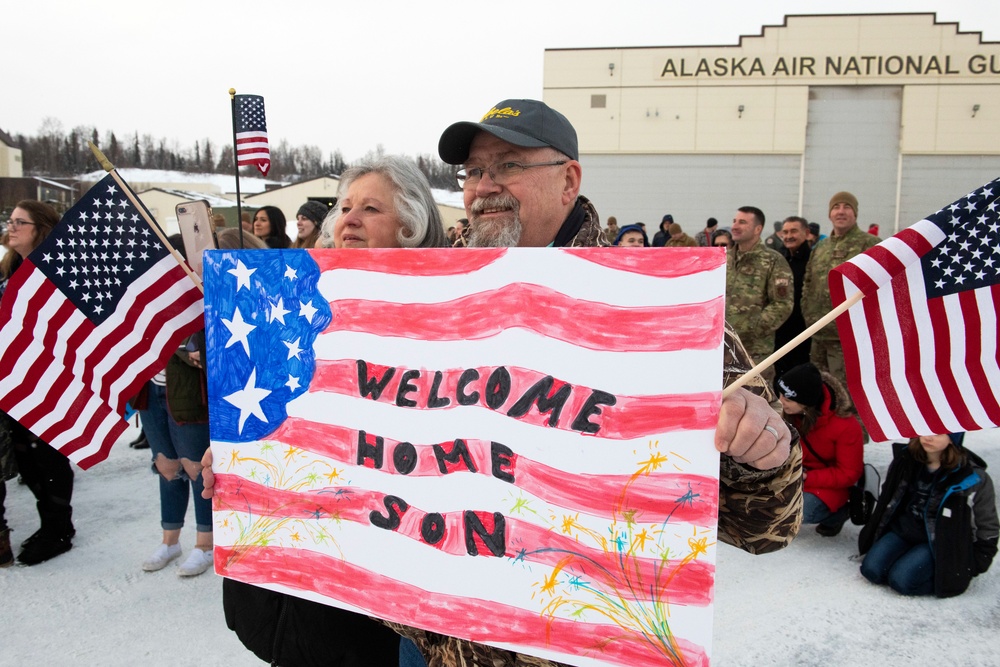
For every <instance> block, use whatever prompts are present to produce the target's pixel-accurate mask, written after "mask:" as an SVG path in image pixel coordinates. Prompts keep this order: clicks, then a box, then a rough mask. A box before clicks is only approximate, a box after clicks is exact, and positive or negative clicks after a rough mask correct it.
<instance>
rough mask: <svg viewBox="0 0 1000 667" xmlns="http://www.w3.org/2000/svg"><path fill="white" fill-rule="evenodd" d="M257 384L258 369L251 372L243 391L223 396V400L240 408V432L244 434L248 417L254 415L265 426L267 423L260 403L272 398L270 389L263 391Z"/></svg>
mask: <svg viewBox="0 0 1000 667" xmlns="http://www.w3.org/2000/svg"><path fill="white" fill-rule="evenodd" d="M256 384H257V369H256V368H255V369H253V370H252V371H250V378H249V379H248V380H247V384H246V386H245V387H243V389H240V390H239V391H236V392H233V393H232V394H230V395H229V396H223V397H222V398H223V399H224V400H225V401H226V402H227V403H229V404H230V405H232V406H233V407H236V408H239V410H240V424H239V429H240V430H239V432H240V433H243V426H244V424H246V423H247V417H249V416H250V415H253V416H254V417H256V418H257V419H259V420H261V421H262V422H264V423H265V424H266V423H267V417H265V416H264V410H263V409H262V408H261V407H260V402H261V401H263V400H264V399H265V398H267V397H268V396H270V394H271V390H270V389H263V388H261V387H257V386H255V385H256Z"/></svg>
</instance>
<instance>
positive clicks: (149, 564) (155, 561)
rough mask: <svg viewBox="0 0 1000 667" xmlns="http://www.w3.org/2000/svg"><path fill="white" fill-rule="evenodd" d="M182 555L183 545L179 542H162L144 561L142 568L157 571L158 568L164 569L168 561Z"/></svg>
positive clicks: (147, 570)
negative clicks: (169, 543) (167, 543)
mask: <svg viewBox="0 0 1000 667" xmlns="http://www.w3.org/2000/svg"><path fill="white" fill-rule="evenodd" d="M180 555H181V545H179V544H171V545H169V546H168V545H166V544H161V545H160V546H158V547H156V551H154V552H153V555H152V556H150V557H149V558H147V559H146V560H145V561H143V563H142V569H144V570H145V571H146V572H156V571H157V570H162V569H163V568H165V567H166V566H167V563H169V562H170V561H172V560H173V559H175V558H177V557H178V556H180Z"/></svg>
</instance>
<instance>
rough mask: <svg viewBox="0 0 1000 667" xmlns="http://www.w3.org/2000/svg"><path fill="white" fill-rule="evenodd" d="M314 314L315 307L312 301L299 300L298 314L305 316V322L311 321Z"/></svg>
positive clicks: (310, 322)
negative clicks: (303, 301)
mask: <svg viewBox="0 0 1000 667" xmlns="http://www.w3.org/2000/svg"><path fill="white" fill-rule="evenodd" d="M315 314H316V307H315V306H313V302H312V301H310V302H309V303H302V302H301V301H299V316H300V317H304V318H306V322H308V323H309V324H312V323H313V315H315Z"/></svg>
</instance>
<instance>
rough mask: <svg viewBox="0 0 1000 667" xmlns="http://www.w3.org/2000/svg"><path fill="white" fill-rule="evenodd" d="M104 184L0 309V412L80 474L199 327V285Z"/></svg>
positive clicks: (32, 261) (129, 202) (115, 187)
mask: <svg viewBox="0 0 1000 667" xmlns="http://www.w3.org/2000/svg"><path fill="white" fill-rule="evenodd" d="M137 201H138V200H137V199H136V198H135V194H134V193H132V192H131V190H130V189H129V188H128V186H127V185H126V184H125V182H124V181H122V180H121V179H120V177H118V176H117V174H115V173H110V174H108V175H107V176H105V177H104V179H103V180H101V181H100V182H99V183H98V184H97V185H95V186H94V187H92V188H91V189H90V190H89V191H88V192H87V193H86V194H85V195H84V196H83V197H82V198H81V199H80V201H78V202H77V203H76V204H75V205H74V206H73V207H72V208H71V209H69V211H67V212H66V214H65V215H64V216H63V217H62V220H61V221H60V222H59V224H58V225H56V227H55V228H54V229H53V230H52V232H51V233H50V234H49V235H48V236H47V237H46V238H45V240H44V241H42V243H41V245H39V246H38V247H37V248H36V249H35V250H34V251H33V252H32V253H31V254H30V255H29V256H28V257H27V258H25V260H24V262H23V263H22V265H21V266H20V267H19V268H18V269H17V271H15V272H14V274H13V276H12V277H11V279H10V282H9V283H8V286H7V290H6V292H5V293H4V295H3V300H2V301H0V340H2V341H3V345H2V349H0V409H2V410H4V411H5V412H7V413H8V414H9V415H10V416H11V417H13V418H14V419H16V420H17V421H19V422H20V423H21V424H22V425H23V426H24V427H25V428H27V429H28V430H30V431H31V432H32V433H34V434H35V435H36V436H38V437H39V438H41V439H42V440H44V441H46V442H48V443H49V444H51V445H52V446H53V447H55V448H56V449H58V450H59V451H61V452H62V453H63V454H65V455H66V456H68V457H69V458H70V459H71V460H72V461H74V462H76V463H77V464H79V465H80V466H81V467H83V468H87V467H89V466H91V465H93V464H95V463H97V462H99V461H102V460H103V459H105V458H106V457H107V455H108V452H109V451H110V449H111V446H112V445H113V444H114V443H115V441H116V439H117V438H118V436H120V435H121V434H122V432H123V431H124V430H125V427H126V426H127V424H126V422H125V421H124V419H123V415H124V414H125V405H126V403H127V401H128V400H129V399H130V398H132V396H134V395H135V394H136V393H137V392H138V391H139V389H140V388H141V387H142V385H143V383H145V382H146V381H147V380H149V379H150V378H151V377H152V376H153V375H155V374H156V373H157V372H158V371H160V370H161V369H162V368H163V367H164V366H165V365H166V362H167V360H168V359H169V357H170V355H171V354H173V353H174V351H175V350H176V349H177V346H178V344H179V343H180V342H181V341H182V340H183V339H184V338H185V337H186V336H188V335H190V334H192V333H194V332H195V331H197V330H199V329H200V328H202V327H203V326H204V322H203V317H202V315H203V309H204V306H203V301H202V298H201V290H200V284H196V283H195V282H194V281H193V280H191V279H189V277H188V275H186V271H185V268H184V267H182V266H181V265H180V264H179V263H178V261H177V260H176V259H175V257H174V256H173V255H172V254H171V252H170V250H168V249H167V248H166V247H165V245H164V241H163V240H161V238H160V237H161V236H162V234H161V233H160V232H159V230H156V229H154V228H153V227H151V225H150V223H149V222H147V221H146V219H145V216H144V211H141V210H139V208H138V207H137V205H136V203H135V202H137Z"/></svg>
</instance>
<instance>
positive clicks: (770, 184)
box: [544, 13, 1000, 236]
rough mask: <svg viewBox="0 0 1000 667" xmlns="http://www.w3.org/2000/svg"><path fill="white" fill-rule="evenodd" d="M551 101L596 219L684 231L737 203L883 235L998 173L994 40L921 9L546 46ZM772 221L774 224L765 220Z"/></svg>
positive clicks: (998, 77)
mask: <svg viewBox="0 0 1000 667" xmlns="http://www.w3.org/2000/svg"><path fill="white" fill-rule="evenodd" d="M544 99H545V101H546V102H547V103H548V104H549V105H551V106H552V107H554V108H556V109H558V110H559V111H561V112H563V113H564V114H566V116H567V117H568V118H569V119H570V121H571V122H572V123H573V125H574V126H575V127H576V129H577V132H578V134H579V140H580V152H581V158H580V161H581V162H582V163H583V165H584V181H583V189H582V192H583V193H584V194H585V195H587V196H588V197H589V198H591V199H592V200H593V201H594V203H595V205H596V206H597V208H598V210H599V211H600V212H601V215H602V217H605V218H606V217H607V216H609V215H615V216H617V217H618V220H619V224H621V223H623V222H635V221H643V222H646V223H648V224H650V225H651V227H652V228H655V227H656V224H657V223H658V222H659V220H660V217H661V216H662V215H663V214H664V213H672V214H673V215H674V217H675V219H677V221H678V222H680V223H681V225H682V226H683V227H684V228H685V231H687V232H688V233H691V234H693V233H695V232H697V231H699V230H700V229H701V227H702V225H703V223H704V220H705V219H706V218H707V217H709V216H714V217H717V218H718V219H719V220H720V221H722V224H725V223H726V221H727V220H729V219H730V218H731V216H732V213H733V211H735V210H736V208H737V207H738V206H740V205H745V204H750V205H755V206H758V207H760V208H762V209H763V210H764V212H765V213H766V214H767V216H768V218H769V220H776V219H781V218H784V217H786V216H789V215H796V214H797V215H804V216H805V217H807V218H808V219H809V220H814V221H816V222H820V223H821V225H823V227H824V230H826V229H828V228H829V220H828V219H827V202H828V200H829V198H830V196H831V195H832V194H833V193H835V192H837V191H839V190H849V191H851V192H853V193H854V194H855V195H857V197H858V199H859V202H860V203H859V209H860V210H859V223H860V224H861V225H862V226H863V227H865V228H866V227H867V225H868V224H870V223H878V224H879V225H880V227H881V229H882V235H883V236H885V235H886V232H890V233H891V231H892V230H893V229H894V228H897V226H898V227H899V228H902V227H905V226H907V225H909V224H912V223H913V222H916V221H917V220H919V219H920V218H922V217H924V216H925V215H927V214H929V213H933V212H934V211H935V210H936V209H938V208H940V207H941V206H942V205H943V204H945V203H947V202H950V201H953V200H955V199H957V198H958V197H960V196H962V195H964V194H966V193H967V192H969V191H970V190H972V189H973V188H975V187H977V186H979V185H982V184H983V183H985V182H987V181H989V180H991V179H993V178H996V177H997V176H1000V43H996V42H983V41H982V38H981V35H980V33H975V32H962V31H961V30H960V29H959V26H958V25H957V24H955V23H938V22H937V20H936V16H935V15H934V14H930V13H923V14H865V15H821V16H786V18H785V23H784V24H783V25H780V26H764V27H763V28H762V30H761V34H759V35H754V36H743V37H741V38H740V39H739V43H738V44H736V45H733V46H685V47H669V46H666V47H649V48H599V49H550V50H547V51H546V52H545V71H544ZM768 227H769V225H768Z"/></svg>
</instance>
